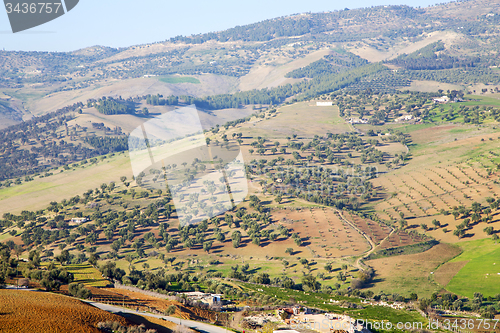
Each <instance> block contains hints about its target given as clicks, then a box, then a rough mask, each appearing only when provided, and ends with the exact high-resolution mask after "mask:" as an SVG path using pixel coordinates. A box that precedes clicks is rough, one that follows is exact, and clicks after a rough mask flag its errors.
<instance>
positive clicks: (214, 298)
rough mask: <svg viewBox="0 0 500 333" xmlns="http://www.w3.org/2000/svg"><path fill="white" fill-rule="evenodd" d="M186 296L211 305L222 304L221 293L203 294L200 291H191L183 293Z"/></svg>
mask: <svg viewBox="0 0 500 333" xmlns="http://www.w3.org/2000/svg"><path fill="white" fill-rule="evenodd" d="M184 295H186V296H187V298H189V299H191V300H195V301H199V302H202V303H205V304H208V305H209V306H212V305H222V295H221V294H205V293H202V292H200V291H193V292H189V293H184Z"/></svg>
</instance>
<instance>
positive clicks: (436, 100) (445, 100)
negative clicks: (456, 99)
mask: <svg viewBox="0 0 500 333" xmlns="http://www.w3.org/2000/svg"><path fill="white" fill-rule="evenodd" d="M432 101H433V102H434V103H448V102H449V101H450V98H449V97H448V96H442V97H437V98H434V99H433V100H432Z"/></svg>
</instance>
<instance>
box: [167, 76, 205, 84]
mask: <svg viewBox="0 0 500 333" xmlns="http://www.w3.org/2000/svg"><path fill="white" fill-rule="evenodd" d="M159 80H160V81H161V82H164V83H171V84H177V83H193V84H200V83H201V82H200V80H198V79H197V78H195V77H190V76H166V77H161V78H159Z"/></svg>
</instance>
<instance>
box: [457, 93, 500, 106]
mask: <svg viewBox="0 0 500 333" xmlns="http://www.w3.org/2000/svg"><path fill="white" fill-rule="evenodd" d="M464 98H470V99H475V100H477V101H470V102H463V103H460V105H467V106H476V105H479V106H500V99H498V98H495V97H487V96H478V95H465V96H464Z"/></svg>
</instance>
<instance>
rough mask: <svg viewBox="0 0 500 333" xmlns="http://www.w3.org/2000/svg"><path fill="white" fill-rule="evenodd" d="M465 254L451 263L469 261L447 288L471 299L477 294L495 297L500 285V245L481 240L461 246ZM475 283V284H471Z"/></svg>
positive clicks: (488, 240)
mask: <svg viewBox="0 0 500 333" xmlns="http://www.w3.org/2000/svg"><path fill="white" fill-rule="evenodd" d="M460 246H461V247H462V249H463V251H464V252H463V253H462V254H461V255H459V256H458V257H456V258H454V259H453V260H451V261H450V262H461V261H468V262H467V264H466V265H465V266H464V267H463V268H462V269H461V270H460V271H459V272H458V273H457V274H456V275H455V276H454V277H453V278H452V279H451V281H450V283H448V285H447V286H446V289H448V290H449V291H451V292H454V293H457V294H459V295H464V296H467V297H469V298H472V297H473V296H474V293H475V292H480V293H482V294H483V295H484V296H495V295H496V294H498V293H499V289H498V286H499V285H500V274H499V273H500V244H499V243H498V242H494V241H492V240H490V239H481V240H477V241H471V242H466V243H462V244H460ZM471 281H474V283H471Z"/></svg>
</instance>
